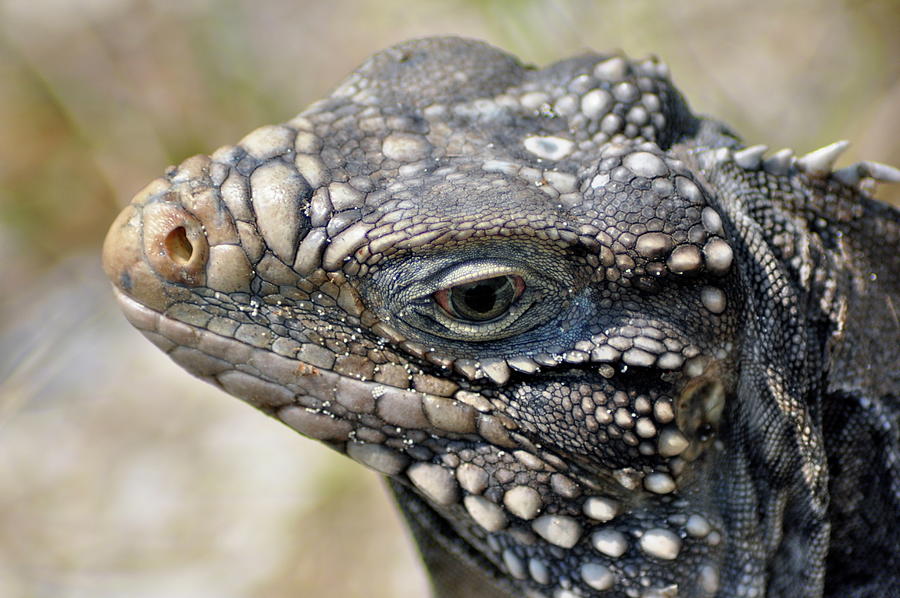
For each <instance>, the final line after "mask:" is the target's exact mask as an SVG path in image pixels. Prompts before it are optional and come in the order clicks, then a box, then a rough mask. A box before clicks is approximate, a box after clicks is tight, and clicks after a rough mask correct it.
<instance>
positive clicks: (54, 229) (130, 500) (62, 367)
mask: <svg viewBox="0 0 900 598" xmlns="http://www.w3.org/2000/svg"><path fill="white" fill-rule="evenodd" d="M897 31H900V4H898V2H897V1H894V0H882V1H876V0H870V1H853V0H811V1H805V2H804V1H790V0H788V1H785V0H766V1H759V0H757V1H755V2H738V1H735V0H704V1H699V2H651V1H641V0H619V1H614V0H609V1H589V0H580V1H579V0H571V1H563V0H558V1H552V0H545V1H538V0H534V1H529V0H485V1H477V0H449V1H437V0H433V1H423V0H420V1H417V2H411V1H410V2H400V1H397V0H363V1H357V2H349V1H342V0H331V1H329V2H314V1H304V0H275V1H258V2H250V1H240V0H230V1H226V0H223V1H213V0H181V1H180V2H166V1H163V0H27V1H26V0H0V284H2V287H0V288H2V293H0V598H26V597H27V598H32V597H52V598H75V597H91V598H104V597H120V596H128V597H130V598H144V597H147V598H150V597H153V598H156V597H166V598H181V597H184V598H204V597H215V598H224V597H266V598H269V597H271V598H282V597H284V598H287V597H297V596H323V597H331V596H335V597H352V596H366V597H385V598H387V597H392V598H394V597H399V598H405V597H409V598H412V597H420V596H424V595H425V594H426V590H425V588H426V582H425V578H424V576H423V574H422V573H421V571H420V569H419V567H418V565H417V563H416V555H415V552H414V551H413V550H412V548H411V546H410V544H409V542H408V539H407V535H406V532H405V531H404V529H403V527H402V526H401V525H400V523H399V521H398V516H397V515H396V514H395V512H394V510H393V507H392V505H391V503H390V500H389V499H388V498H387V496H386V493H385V492H384V489H383V488H382V487H381V483H380V481H379V480H378V479H377V478H376V477H375V476H374V475H372V474H370V473H367V472H365V471H363V470H362V469H361V468H360V467H357V466H355V465H353V464H352V463H350V462H349V461H348V460H344V459H343V458H340V457H338V456H337V455H334V454H332V453H331V452H330V451H328V450H327V449H325V448H323V447H320V446H319V445H317V444H315V443H313V442H311V441H308V440H305V439H303V438H300V437H299V436H297V435H296V434H294V433H292V432H290V431H289V430H288V429H287V428H286V427H284V426H281V425H279V424H278V423H276V422H274V421H272V420H269V419H267V418H266V417H265V416H263V415H261V414H259V413H257V412H256V411H254V410H253V409H251V408H249V407H247V406H245V405H243V404H242V403H240V402H239V401H237V400H235V399H231V398H228V397H226V396H224V395H221V394H219V393H218V392H217V391H215V390H214V389H212V388H211V387H210V388H207V387H206V386H205V385H203V384H202V383H200V382H197V381H195V380H193V379H192V378H190V377H189V376H188V375H187V374H185V373H183V372H182V371H181V370H180V369H179V368H177V367H176V366H175V365H174V364H171V363H170V362H169V361H168V359H167V358H166V357H164V356H163V355H162V354H161V353H160V352H158V351H157V350H156V349H155V348H154V347H152V346H151V345H150V344H149V343H147V342H146V341H144V340H143V339H142V338H141V337H140V336H139V335H138V334H137V333H136V332H134V331H132V330H131V329H130V327H129V326H128V325H127V324H126V322H125V320H124V319H123V318H122V317H121V316H120V315H119V313H118V310H117V309H116V308H115V307H114V305H113V302H112V296H111V294H110V292H109V289H108V286H107V284H106V281H105V280H104V279H103V277H102V274H101V272H100V268H99V249H100V244H101V241H102V238H103V235H104V233H105V231H106V229H107V227H108V225H109V223H110V222H111V221H112V219H113V218H114V216H115V215H116V214H117V213H118V211H119V210H120V209H121V207H122V206H123V205H124V204H125V203H127V202H128V201H129V199H130V197H131V196H132V195H133V194H134V193H135V192H136V191H137V190H138V189H140V188H141V187H142V186H143V185H144V184H145V183H147V182H148V181H149V180H150V179H152V178H154V177H156V176H157V175H158V174H160V173H162V171H163V169H164V168H165V167H166V166H167V165H168V164H172V163H176V162H179V161H181V160H182V159H183V158H185V157H187V156H189V155H191V154H194V153H199V152H203V153H208V152H210V151H212V150H213V149H215V148H216V147H218V146H219V145H222V144H225V143H230V142H234V141H236V140H238V139H239V138H240V137H242V136H243V135H244V134H245V133H247V132H249V131H250V130H252V129H253V128H255V127H257V126H259V125H262V124H266V123H272V122H279V121H283V120H287V119H289V118H290V117H292V116H293V115H294V114H295V113H297V112H299V111H300V110H301V109H302V108H303V107H304V106H305V105H307V104H308V103H310V102H311V101H313V100H315V99H317V98H319V97H321V96H322V95H323V94H326V93H327V92H328V90H329V89H331V88H333V87H334V86H335V85H336V84H337V83H338V82H339V81H340V80H341V79H342V78H343V77H344V76H345V75H346V74H348V73H349V72H350V71H351V70H352V69H353V68H354V67H355V66H357V65H358V64H359V63H360V62H361V61H362V60H363V59H364V58H365V57H367V56H368V55H370V54H371V53H373V52H375V51H377V50H379V49H381V48H383V47H385V46H388V45H390V44H393V43H395V42H398V41H400V40H403V39H407V38H411V37H420V36H425V35H432V34H447V33H455V34H461V35H465V36H471V37H477V38H482V39H486V40H488V41H490V42H492V43H493V44H495V45H498V46H501V47H503V48H505V49H507V50H509V51H511V52H512V53H514V54H516V55H518V56H519V57H521V58H522V59H523V60H524V61H526V62H532V63H536V64H546V63H548V62H551V61H554V60H557V59H560V58H564V57H568V56H570V55H572V54H575V53H578V52H581V51H583V50H585V49H589V48H593V49H597V50H612V49H617V48H618V49H622V50H625V51H626V52H627V53H629V54H630V55H632V56H643V55H646V54H648V53H654V54H657V55H659V56H661V57H663V58H664V59H665V60H666V61H667V62H668V63H669V65H670V67H671V71H672V73H673V77H674V79H675V81H676V82H677V84H678V85H679V87H680V88H681V89H682V91H683V92H684V94H685V96H686V97H687V98H688V101H689V102H690V104H691V105H692V106H693V108H694V109H695V110H696V111H698V112H702V113H707V114H712V115H715V116H717V117H719V118H721V119H722V120H725V121H727V122H728V123H730V124H731V125H732V127H733V128H734V129H735V130H737V131H738V132H740V133H741V134H742V135H743V136H744V138H745V140H746V141H747V142H749V143H766V144H768V145H770V146H771V147H772V148H773V149H778V148H780V147H792V148H794V149H795V150H797V151H798V152H806V151H809V150H812V149H815V148H817V147H820V146H822V145H824V144H826V143H830V142H832V141H834V140H837V139H844V138H846V139H850V140H852V141H853V146H852V148H851V150H850V151H849V155H848V156H847V157H846V158H845V159H844V161H843V162H842V163H843V164H849V163H850V162H851V161H855V160H857V159H872V160H878V161H882V162H887V163H891V164H894V165H898V164H900V118H898V116H900V114H898V113H900V36H898V35H897ZM895 187H900V186H895ZM880 196H881V197H883V198H886V199H889V200H891V201H894V202H895V203H896V202H898V198H900V190H898V189H896V188H894V189H891V188H887V187H885V188H882V189H881V191H880Z"/></svg>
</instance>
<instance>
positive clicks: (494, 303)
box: [436, 275, 525, 322]
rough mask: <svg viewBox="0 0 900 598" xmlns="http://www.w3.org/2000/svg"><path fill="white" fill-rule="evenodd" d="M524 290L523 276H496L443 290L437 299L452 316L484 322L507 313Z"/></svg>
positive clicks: (437, 295)
mask: <svg viewBox="0 0 900 598" xmlns="http://www.w3.org/2000/svg"><path fill="white" fill-rule="evenodd" d="M524 289H525V283H524V281H522V278H521V277H519V276H512V275H507V276H495V277H494V278H486V279H484V280H476V281H474V282H469V283H464V284H459V285H456V286H453V287H450V288H449V289H446V290H443V291H439V292H438V293H437V294H436V299H437V301H438V304H439V305H440V306H441V307H442V308H443V309H444V311H446V312H447V313H449V314H450V315H451V316H454V317H457V318H461V319H464V320H471V321H476V322H483V321H486V320H492V319H494V318H498V317H500V316H502V315H503V314H505V313H506V312H507V311H508V310H509V308H510V306H511V305H512V304H513V302H514V301H515V300H516V299H518V298H519V296H520V295H521V294H522V292H523V291H524Z"/></svg>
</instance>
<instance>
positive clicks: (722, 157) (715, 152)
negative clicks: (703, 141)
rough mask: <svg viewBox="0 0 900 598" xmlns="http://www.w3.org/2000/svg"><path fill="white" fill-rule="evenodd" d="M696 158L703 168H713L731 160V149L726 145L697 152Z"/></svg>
mask: <svg viewBox="0 0 900 598" xmlns="http://www.w3.org/2000/svg"><path fill="white" fill-rule="evenodd" d="M697 160H699V162H700V165H701V166H702V167H703V168H715V167H716V166H718V165H720V164H724V163H725V162H728V161H729V160H731V150H729V149H728V148H727V147H720V148H716V149H710V150H706V151H704V152H700V153H699V154H697Z"/></svg>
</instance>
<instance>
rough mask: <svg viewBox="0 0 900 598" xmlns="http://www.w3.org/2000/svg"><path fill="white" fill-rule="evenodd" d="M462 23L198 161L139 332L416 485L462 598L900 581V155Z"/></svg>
mask: <svg viewBox="0 0 900 598" xmlns="http://www.w3.org/2000/svg"><path fill="white" fill-rule="evenodd" d="M845 147H846V143H845V142H838V143H835V144H833V145H829V146H827V147H823V148H822V149H819V150H817V151H814V152H812V153H810V154H807V155H805V156H803V157H799V158H798V157H794V156H793V154H792V153H791V152H790V151H789V150H782V151H778V152H774V153H772V154H771V155H770V156H769V157H766V155H765V152H766V148H764V147H761V146H754V147H745V146H743V145H742V144H741V141H740V140H739V139H738V137H736V136H735V134H734V133H732V132H731V131H729V130H728V128H727V127H725V126H724V125H723V124H721V123H719V122H716V121H714V120H711V119H708V118H701V117H698V116H695V115H693V114H692V113H691V112H690V110H689V109H688V107H687V105H686V103H685V101H684V100H683V98H682V97H681V96H680V95H679V93H678V91H677V90H676V89H675V87H674V86H673V85H672V83H671V82H670V81H669V77H668V72H667V68H666V66H665V65H664V64H662V63H661V62H659V61H657V60H655V59H648V60H643V61H631V60H628V59H626V58H624V57H622V56H616V55H599V54H586V55H583V56H579V57H576V58H572V59H569V60H564V61H561V62H558V63H556V64H553V65H551V66H549V67H547V68H545V69H541V70H537V69H534V68H531V67H527V66H523V65H522V64H521V63H520V62H519V61H518V60H517V59H516V58H514V57H512V56H510V55H508V54H506V53H504V52H502V51H500V50H498V49H495V48H493V47H491V46H488V45H486V44H483V43H480V42H475V41H468V40H462V39H456V38H434V39H426V40H420V41H413V42H409V43H405V44H401V45H399V46H396V47H394V48H391V49H389V50H386V51H384V52H382V53H379V54H376V55H375V56H373V57H372V58H371V59H369V60H368V61H367V62H366V63H365V64H364V65H363V66H362V67H360V68H359V69H358V70H357V71H356V72H355V73H353V74H352V75H350V77H349V78H348V79H347V80H345V81H344V82H343V83H342V84H341V85H340V86H339V87H338V88H337V89H336V91H335V92H334V93H333V94H332V95H331V96H330V97H328V98H326V99H324V100H322V101H319V102H317V103H315V104H313V105H312V106H311V107H310V108H309V109H307V110H306V111H304V112H303V113H301V114H300V115H299V116H297V117H296V118H294V119H293V120H291V121H289V122H287V123H285V124H281V125H275V126H267V127H263V128H261V129H258V130H256V131H254V132H253V133H251V134H250V135H248V136H247V137H245V138H244V139H243V140H242V141H240V142H239V143H238V144H237V145H232V146H226V147H223V148H221V149H219V150H217V151H216V152H214V153H213V154H212V155H211V156H195V157H192V158H189V159H187V160H186V161H184V162H183V163H182V164H181V165H180V166H177V167H172V168H170V169H169V170H168V171H167V172H166V174H165V176H164V177H162V178H159V179H157V180H155V181H153V182H152V183H150V184H149V185H148V186H147V187H146V188H145V189H143V190H142V191H141V192H140V193H138V195H137V197H135V199H134V201H133V203H132V204H131V205H129V206H128V207H127V208H126V209H125V210H124V211H123V212H122V214H121V215H120V216H119V218H118V219H117V220H116V222H115V223H114V224H113V225H112V228H111V230H110V232H109V235H108V237H107V240H106V244H105V246H104V254H103V261H104V266H105V269H106V272H107V273H108V275H109V277H110V279H111V280H112V281H113V284H114V286H115V292H116V295H117V297H118V300H119V303H120V304H121V306H122V309H123V310H124V312H125V315H126V317H127V318H128V319H129V320H130V321H131V323H132V324H133V325H134V326H136V327H137V328H138V329H140V330H141V332H143V333H144V335H145V336H146V337H147V338H149V339H150V340H151V341H152V342H153V343H155V344H156V345H157V346H159V347H160V348H161V349H162V350H163V351H165V352H166V353H167V354H168V355H169V356H170V357H171V358H172V359H173V360H174V361H175V362H177V363H178V364H179V365H181V366H182V367H184V368H186V369H187V370H188V371H189V372H191V373H192V374H194V375H196V376H199V377H200V378H202V379H204V380H206V381H208V382H210V383H211V384H214V385H216V386H217V387H219V388H221V389H222V390H224V391H225V392H227V393H230V394H232V395H235V396H237V397H239V398H241V399H243V400H245V401H247V402H249V403H250V404H252V405H254V406H256V407H258V408H259V409H261V410H263V411H264V412H266V413H268V414H270V415H271V416H273V417H275V418H277V419H279V420H281V421H282V422H284V423H285V424H287V425H288V426H290V427H292V428H294V429H296V430H297V431H298V432H300V433H301V434H304V435H306V436H309V437H312V438H315V439H318V440H321V441H322V442H323V443H325V444H327V445H328V446H330V447H331V448H333V449H335V450H338V451H340V452H342V453H345V454H347V455H348V456H349V457H350V458H352V459H355V460H356V461H358V462H359V463H362V464H364V465H365V466H367V467H370V468H372V469H374V470H376V471H378V472H381V473H382V474H384V475H385V476H387V478H388V479H389V481H390V485H391V487H392V489H393V491H394V493H395V494H396V496H397V499H398V503H399V505H400V508H401V510H402V511H403V513H404V515H405V517H406V519H407V520H408V522H409V525H410V527H411V529H412V531H413V534H414V536H415V538H416V540H417V541H418V544H419V547H420V550H421V553H422V556H423V559H424V561H425V563H426V565H427V566H428V568H429V571H430V573H431V576H432V580H433V582H434V587H435V595H436V596H439V597H441V598H453V597H463V596H466V597H483V598H500V597H512V596H525V597H530V598H538V597H552V598H572V597H588V596H608V597H624V596H627V597H630V598H635V597H644V598H651V597H670V598H671V597H674V596H679V597H711V596H720V597H732V596H741V597H753V596H756V597H762V596H770V597H792V598H793V597H800V596H804V597H814V596H823V595H824V596H841V597H854V596H856V597H861V596H889V595H894V596H897V595H900V588H898V586H900V582H898V571H900V554H898V536H900V526H898V513H900V451H898V429H900V424H898V418H900V409H898V393H900V363H898V361H900V359H898V350H900V349H898V347H900V324H898V315H897V309H898V307H900V294H898V293H900V217H898V211H897V210H896V209H894V208H891V207H890V206H888V205H885V204H883V203H879V202H878V201H875V200H874V199H872V196H871V192H872V187H873V185H874V182H875V181H888V182H897V181H898V180H900V171H897V170H896V169H893V168H891V167H888V166H884V165H881V164H877V163H872V162H861V163H858V164H854V165H852V166H849V167H845V168H841V169H838V170H834V168H833V164H834V162H835V160H836V159H837V158H838V156H839V155H840V154H841V152H842V151H843V150H844V148H845Z"/></svg>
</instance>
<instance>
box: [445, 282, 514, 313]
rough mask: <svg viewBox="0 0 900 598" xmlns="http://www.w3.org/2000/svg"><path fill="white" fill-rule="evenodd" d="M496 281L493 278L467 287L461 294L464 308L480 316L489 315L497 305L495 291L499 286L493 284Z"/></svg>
mask: <svg viewBox="0 0 900 598" xmlns="http://www.w3.org/2000/svg"><path fill="white" fill-rule="evenodd" d="M496 280H497V279H496V278H495V279H491V280H486V281H481V282H477V283H475V284H474V285H471V286H468V285H467V286H468V288H466V289H465V290H463V291H462V293H461V294H462V300H463V303H464V304H465V306H466V307H467V308H469V309H471V310H473V311H477V312H478V313H481V314H486V313H489V312H490V311H491V310H492V309H494V306H495V305H497V299H498V296H497V291H498V286H499V284H498V283H497V282H495V281H496ZM504 282H505V281H504ZM500 284H503V283H500ZM507 284H508V283H507ZM454 299H456V294H454ZM454 303H455V301H454Z"/></svg>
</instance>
